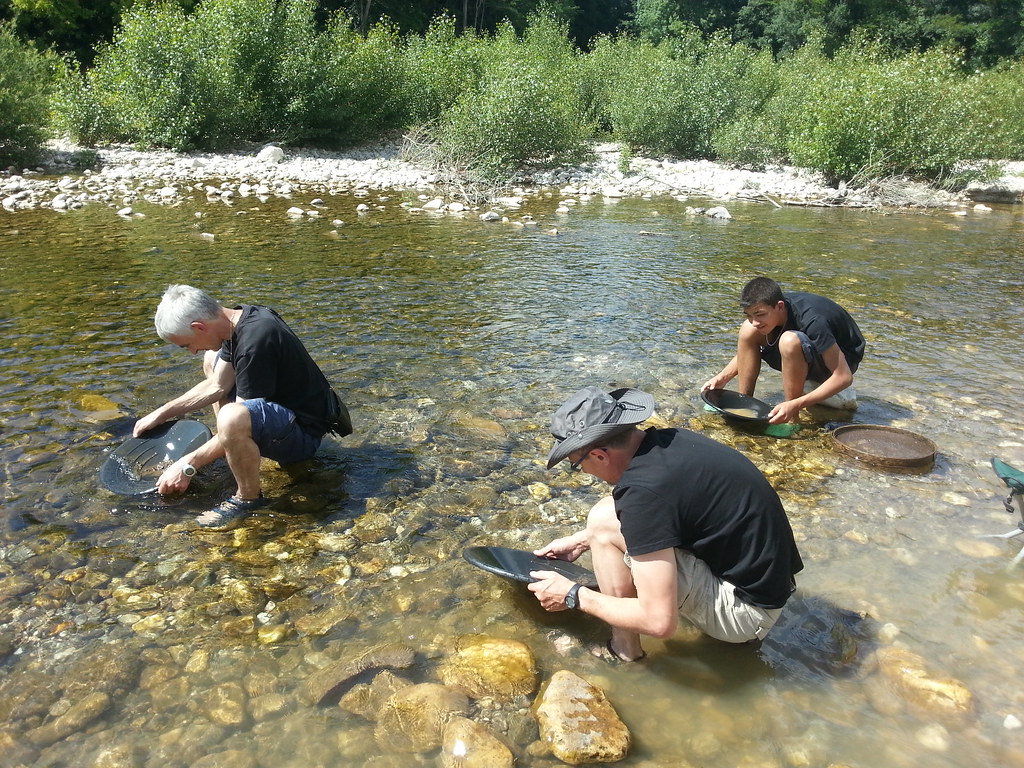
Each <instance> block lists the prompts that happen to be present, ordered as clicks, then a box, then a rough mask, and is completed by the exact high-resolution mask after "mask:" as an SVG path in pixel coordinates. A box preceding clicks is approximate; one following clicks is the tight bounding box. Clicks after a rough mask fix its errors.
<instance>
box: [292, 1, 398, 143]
mask: <svg viewBox="0 0 1024 768" xmlns="http://www.w3.org/2000/svg"><path fill="white" fill-rule="evenodd" d="M318 56H319V58H320V61H319V63H317V64H315V65H313V71H315V72H316V75H315V79H314V81H313V82H311V83H310V84H309V86H308V89H307V90H308V93H309V97H308V99H307V100H306V103H305V105H304V108H303V112H302V117H301V122H302V123H303V124H304V125H305V126H306V138H307V139H310V140H316V141H320V142H323V143H328V144H351V143H353V142H358V141H362V140H365V139H370V138H378V137H380V136H381V135H382V134H384V133H386V132H388V131H391V130H394V129H397V128H402V127H404V126H405V122H406V105H405V103H404V100H403V96H404V91H403V88H404V86H403V82H404V78H403V75H404V72H403V51H402V41H401V38H400V37H399V35H398V30H397V28H396V27H394V26H393V25H391V24H388V23H381V24H378V25H376V26H374V27H372V28H371V29H370V30H369V32H368V33H367V35H366V37H365V38H364V37H363V36H362V35H360V34H359V33H358V32H357V31H356V30H355V29H354V28H353V27H352V25H351V23H350V21H349V19H348V18H347V17H344V16H340V17H338V18H336V19H335V20H334V22H333V23H332V24H331V26H330V28H329V29H328V31H327V32H326V34H325V35H323V36H322V37H321V44H320V47H319V54H318Z"/></svg>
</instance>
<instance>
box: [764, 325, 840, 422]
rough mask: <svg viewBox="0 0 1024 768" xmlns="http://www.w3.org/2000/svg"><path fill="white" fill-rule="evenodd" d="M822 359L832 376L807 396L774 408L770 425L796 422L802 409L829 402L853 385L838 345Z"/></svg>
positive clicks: (770, 417)
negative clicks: (823, 401) (833, 396)
mask: <svg viewBox="0 0 1024 768" xmlns="http://www.w3.org/2000/svg"><path fill="white" fill-rule="evenodd" d="M821 359H822V361H823V362H824V363H825V367H826V368H828V369H829V370H830V371H832V375H831V376H829V377H828V378H827V379H825V380H824V381H823V382H821V384H819V385H818V386H817V387H815V388H814V389H812V390H811V391H810V392H808V393H807V394H806V395H802V396H800V397H796V398H793V399H792V400H786V401H785V402H782V403H779V404H778V405H776V406H775V407H774V408H772V410H771V413H769V419H768V420H769V422H770V423H772V424H781V423H784V422H789V421H796V417H797V414H798V413H800V410H801V409H803V408H808V407H810V406H812V405H814V404H815V403H820V402H821V401H822V400H828V399H829V398H830V397H832V395H835V394H837V393H839V392H842V391H843V390H844V389H846V388H847V387H848V386H850V385H851V384H852V383H853V372H852V371H851V370H850V365H849V363H847V362H846V356H845V355H844V354H843V351H842V350H841V349H840V348H839V345H838V344H833V345H832V346H831V347H829V348H828V349H826V350H825V352H824V353H823V354H822V356H821Z"/></svg>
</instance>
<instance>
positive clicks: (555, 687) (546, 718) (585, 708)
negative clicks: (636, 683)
mask: <svg viewBox="0 0 1024 768" xmlns="http://www.w3.org/2000/svg"><path fill="white" fill-rule="evenodd" d="M535 707H536V713H537V720H538V723H539V725H540V738H541V741H543V742H545V743H546V744H547V745H548V746H549V747H550V749H551V752H552V754H554V756H555V757H557V758H558V759H559V760H561V761H562V762H564V763H569V764H570V765H581V764H583V763H610V762H614V761H616V760H622V759H623V758H625V757H626V755H627V754H628V753H629V746H630V741H631V736H630V733H629V729H628V728H626V725H625V723H623V722H622V720H621V719H620V718H619V715H618V713H617V712H616V711H615V709H614V708H613V707H612V705H611V704H610V703H609V702H608V699H607V698H605V695H604V693H603V692H602V691H601V690H600V689H598V688H595V687H594V686H593V685H591V684H590V683H588V682H587V681H586V680H584V679H583V678H582V677H579V676H578V675H576V674H574V673H572V672H569V671H568V670H564V669H563V670H559V671H558V672H556V673H555V674H554V675H553V676H552V678H551V680H550V681H549V682H548V685H547V687H546V688H545V689H544V692H543V693H542V694H541V696H540V698H539V699H538V701H537V704H536V705H535Z"/></svg>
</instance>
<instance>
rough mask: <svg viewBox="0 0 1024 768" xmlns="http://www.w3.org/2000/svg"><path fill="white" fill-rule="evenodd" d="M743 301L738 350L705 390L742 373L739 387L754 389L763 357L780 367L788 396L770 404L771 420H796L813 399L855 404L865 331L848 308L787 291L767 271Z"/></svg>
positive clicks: (745, 292) (747, 390) (748, 391)
mask: <svg viewBox="0 0 1024 768" xmlns="http://www.w3.org/2000/svg"><path fill="white" fill-rule="evenodd" d="M740 306H741V307H742V309H743V314H744V315H746V318H747V319H746V320H744V321H743V324H742V325H741V326H740V331H739V340H738V342H737V344H736V356H735V357H733V359H732V360H730V361H729V363H728V365H726V366H725V368H723V369H722V370H721V371H720V372H719V373H718V374H717V375H716V376H714V377H713V378H711V379H709V380H708V381H706V382H705V383H704V386H703V387H701V391H704V390H706V389H721V388H722V387H724V386H725V385H726V384H727V383H729V382H730V381H732V380H733V379H734V378H736V377H737V376H738V377H739V387H738V389H739V391H740V393H741V394H744V395H753V394H754V387H755V386H756V384H757V377H758V374H759V373H760V372H761V361H762V360H764V361H765V362H766V363H768V365H769V366H770V367H772V368H774V369H775V370H777V371H782V392H783V397H784V398H785V399H784V400H783V402H781V403H779V404H778V405H776V406H775V407H774V408H772V410H771V413H770V414H769V421H770V423H772V424H781V423H784V422H795V421H796V420H797V416H798V414H799V413H800V410H801V409H803V408H807V407H808V406H811V405H817V404H821V405H827V406H831V407H833V408H845V409H849V410H853V409H855V408H856V407H857V395H856V393H855V392H854V391H853V388H852V387H851V386H850V385H851V384H852V383H853V374H854V373H855V372H856V370H857V367H858V366H859V365H860V361H861V360H862V359H863V357H864V336H863V335H862V334H861V332H860V328H858V327H857V323H856V322H854V320H853V318H852V317H850V313H849V312H847V311H846V310H845V309H843V308H842V307H841V306H839V305H838V304H836V303H835V302H834V301H832V300H831V299H826V298H825V297H824V296H818V295H817V294H813V293H802V292H799V291H788V292H786V293H785V294H783V293H782V288H780V287H779V284H778V283H776V282H775V281H774V280H772V279H771V278H767V277H755V278H754V279H753V280H751V281H750V282H749V283H747V284H746V285H745V286H744V287H743V292H742V293H741V294H740ZM844 390H846V391H845V392H844ZM840 393H842V394H840Z"/></svg>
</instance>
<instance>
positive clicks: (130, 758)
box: [90, 744, 144, 768]
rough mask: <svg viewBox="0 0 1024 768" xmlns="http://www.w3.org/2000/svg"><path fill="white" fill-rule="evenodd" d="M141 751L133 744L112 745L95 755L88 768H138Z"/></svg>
mask: <svg viewBox="0 0 1024 768" xmlns="http://www.w3.org/2000/svg"><path fill="white" fill-rule="evenodd" d="M143 758H144V755H143V750H142V748H141V747H140V746H137V745H135V744H114V745H111V746H109V747H104V748H103V749H101V750H100V751H99V752H97V753H96V757H94V758H93V761H92V765H91V767H90V768H139V766H141V765H142V762H143Z"/></svg>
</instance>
